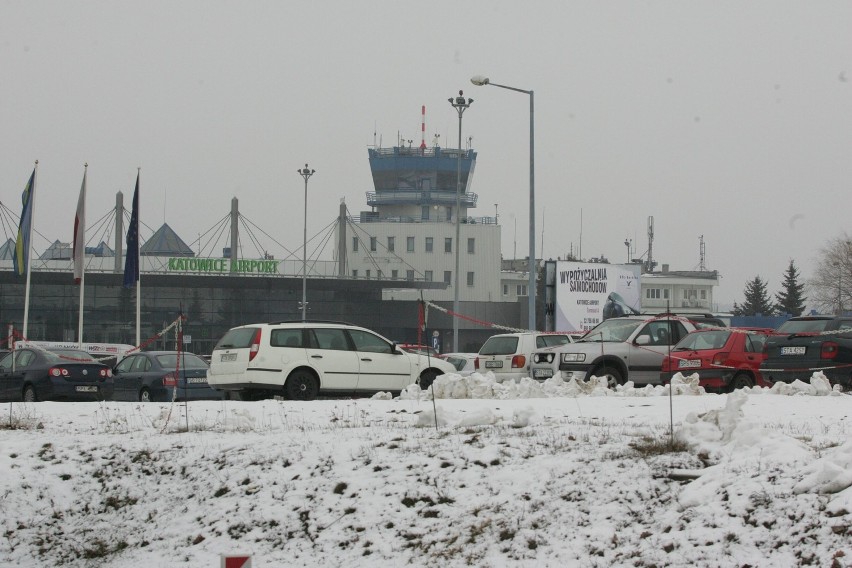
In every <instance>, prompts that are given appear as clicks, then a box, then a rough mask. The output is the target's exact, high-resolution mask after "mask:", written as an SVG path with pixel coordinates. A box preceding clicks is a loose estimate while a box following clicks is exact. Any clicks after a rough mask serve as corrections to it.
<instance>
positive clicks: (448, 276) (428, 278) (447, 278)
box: [352, 269, 526, 288]
mask: <svg viewBox="0 0 852 568" xmlns="http://www.w3.org/2000/svg"><path fill="white" fill-rule="evenodd" d="M377 273H378V276H377V278H378V279H379V280H381V279H382V278H384V277H385V274H384V273H383V272H382V271H381V270H378V271H377ZM358 276H359V273H358V270H357V269H356V270H353V271H352V278H358ZM372 277H373V271H372V270H369V269H368V270H365V271H364V278H366V279H368V280H369V279H370V278H372ZM405 279H406V280H410V281H413V280H414V270H406V271H405ZM452 279H453V272H452V270H445V271H444V284H448V285H450V286H452V285H453V282H452ZM391 280H399V270H391ZM423 280H424V281H425V282H434V280H435V273H434V272H433V271H432V270H426V271H424V272H423ZM473 283H474V277H473V272H468V273H467V285H468V286H473ZM524 288H526V287H524Z"/></svg>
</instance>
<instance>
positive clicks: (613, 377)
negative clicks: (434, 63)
mask: <svg viewBox="0 0 852 568" xmlns="http://www.w3.org/2000/svg"><path fill="white" fill-rule="evenodd" d="M592 374H593V375H594V376H596V377H606V387H607V388H608V389H611V390H615V387H617V386H618V385H623V384H624V377H622V376H621V371H619V370H618V369H616V368H615V367H611V366H609V365H602V366H600V367H598V368H597V369H595V370H594V371H592Z"/></svg>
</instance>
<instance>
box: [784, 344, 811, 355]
mask: <svg viewBox="0 0 852 568" xmlns="http://www.w3.org/2000/svg"><path fill="white" fill-rule="evenodd" d="M805 349H806V347H805V346H804V345H796V346H793V347H782V348H781V355H804V354H805Z"/></svg>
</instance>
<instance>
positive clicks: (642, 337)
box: [633, 335, 651, 345]
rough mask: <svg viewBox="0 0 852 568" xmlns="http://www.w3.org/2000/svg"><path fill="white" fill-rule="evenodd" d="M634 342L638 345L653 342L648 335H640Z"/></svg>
mask: <svg viewBox="0 0 852 568" xmlns="http://www.w3.org/2000/svg"><path fill="white" fill-rule="evenodd" d="M633 343H635V344H636V345H648V344H649V343H651V338H650V337H649V336H647V335H640V336H639V337H637V338H636V341H634V342H633Z"/></svg>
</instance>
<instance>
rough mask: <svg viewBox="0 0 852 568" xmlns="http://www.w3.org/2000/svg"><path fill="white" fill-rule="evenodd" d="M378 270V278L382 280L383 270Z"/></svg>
mask: <svg viewBox="0 0 852 568" xmlns="http://www.w3.org/2000/svg"><path fill="white" fill-rule="evenodd" d="M377 272H378V274H377V275H376V278H378V279H379V280H381V279H382V271H381V270H379V271H377Z"/></svg>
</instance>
